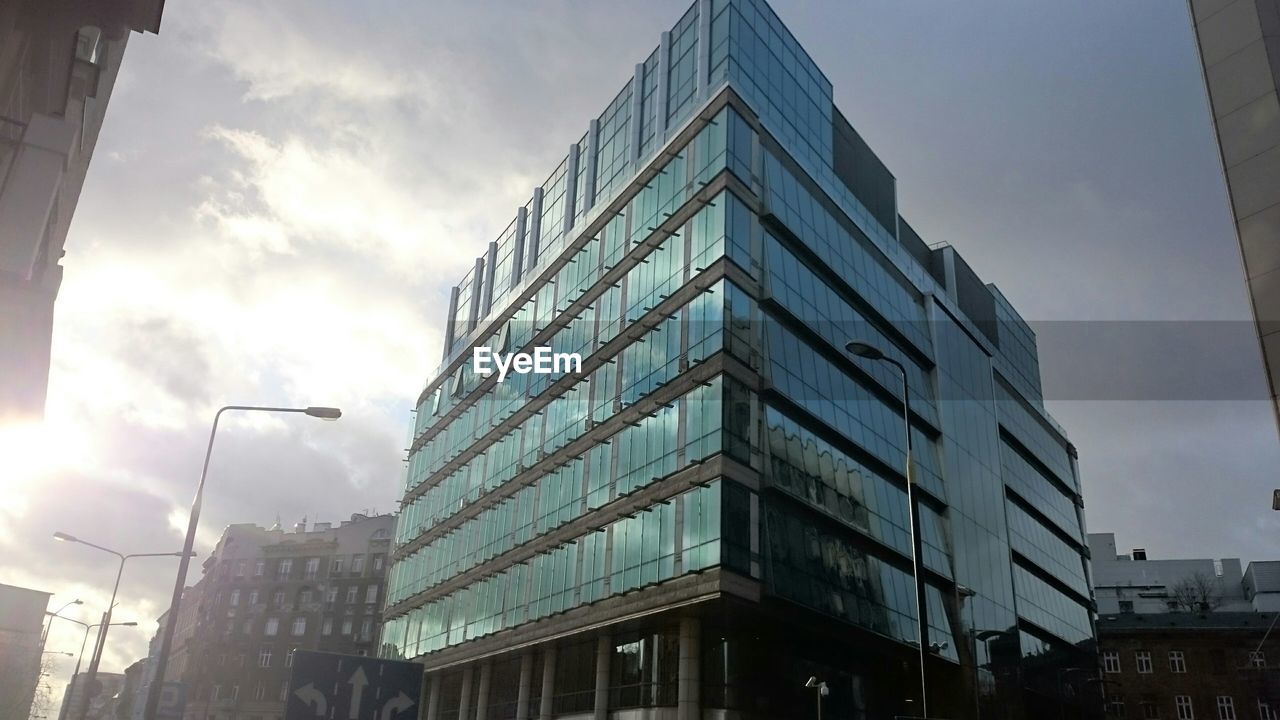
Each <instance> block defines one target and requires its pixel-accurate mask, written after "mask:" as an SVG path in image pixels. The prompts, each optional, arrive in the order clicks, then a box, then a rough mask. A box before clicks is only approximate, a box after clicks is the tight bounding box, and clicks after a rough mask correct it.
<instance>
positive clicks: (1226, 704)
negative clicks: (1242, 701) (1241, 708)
mask: <svg viewBox="0 0 1280 720" xmlns="http://www.w3.org/2000/svg"><path fill="white" fill-rule="evenodd" d="M1218 720H1236V706H1235V703H1234V702H1233V701H1232V700H1231V696H1230V695H1219V696H1218Z"/></svg>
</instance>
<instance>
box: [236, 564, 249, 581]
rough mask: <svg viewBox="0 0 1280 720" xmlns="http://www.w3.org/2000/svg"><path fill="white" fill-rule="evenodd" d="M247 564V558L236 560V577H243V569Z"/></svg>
mask: <svg viewBox="0 0 1280 720" xmlns="http://www.w3.org/2000/svg"><path fill="white" fill-rule="evenodd" d="M248 564H249V561H248V560H237V561H236V577H238V578H242V577H244V571H245V568H246V567H247V566H248Z"/></svg>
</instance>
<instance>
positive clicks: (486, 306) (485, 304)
mask: <svg viewBox="0 0 1280 720" xmlns="http://www.w3.org/2000/svg"><path fill="white" fill-rule="evenodd" d="M484 266H485V267H486V268H488V269H489V270H488V272H487V273H486V275H485V279H484V298H483V299H482V300H481V301H480V317H482V318H484V317H488V316H489V311H490V310H492V309H493V280H494V274H495V273H496V272H497V269H498V243H497V242H491V243H489V250H488V252H487V253H485V257H484ZM504 289H505V288H504Z"/></svg>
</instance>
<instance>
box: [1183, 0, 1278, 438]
mask: <svg viewBox="0 0 1280 720" xmlns="http://www.w3.org/2000/svg"><path fill="white" fill-rule="evenodd" d="M1190 10H1191V19H1192V24H1193V26H1194V28H1195V35H1196V42H1197V45H1198V47H1199V50H1200V61H1201V65H1202V67H1203V70H1204V81H1205V86H1206V88H1207V89H1208V99H1209V109H1210V114H1211V116H1212V121H1213V127H1214V132H1215V133H1216V136H1217V140H1218V148H1219V152H1220V157H1221V160H1222V170H1223V176H1224V178H1225V180H1226V184H1227V194H1228V196H1229V197H1230V202H1231V213H1232V219H1233V221H1234V223H1235V226H1236V234H1237V238H1238V240H1239V243H1240V254H1241V258H1242V260H1243V263H1244V274H1245V282H1246V284H1247V286H1248V290H1249V299H1250V304H1251V306H1252V309H1253V316H1254V322H1255V323H1256V325H1257V331H1258V339H1259V342H1260V343H1261V346H1262V356H1263V363H1264V365H1265V367H1266V374H1267V382H1268V384H1269V388H1270V394H1271V398H1272V401H1273V402H1274V403H1276V413H1277V418H1278V419H1280V397H1278V396H1277V394H1278V393H1280V95H1278V94H1277V88H1278V87H1280V3H1277V2H1276V0H1190Z"/></svg>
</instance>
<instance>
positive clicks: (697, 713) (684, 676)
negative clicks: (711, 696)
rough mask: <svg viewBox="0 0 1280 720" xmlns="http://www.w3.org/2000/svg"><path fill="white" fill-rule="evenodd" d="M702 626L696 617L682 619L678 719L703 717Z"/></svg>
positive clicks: (687, 719)
mask: <svg viewBox="0 0 1280 720" xmlns="http://www.w3.org/2000/svg"><path fill="white" fill-rule="evenodd" d="M701 651H702V625H701V621H700V620H699V619H698V618H696V617H685V618H680V663H679V665H678V667H677V673H678V675H679V680H678V688H677V697H676V706H677V707H676V718H677V720H700V718H701V717H702V652H701Z"/></svg>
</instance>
